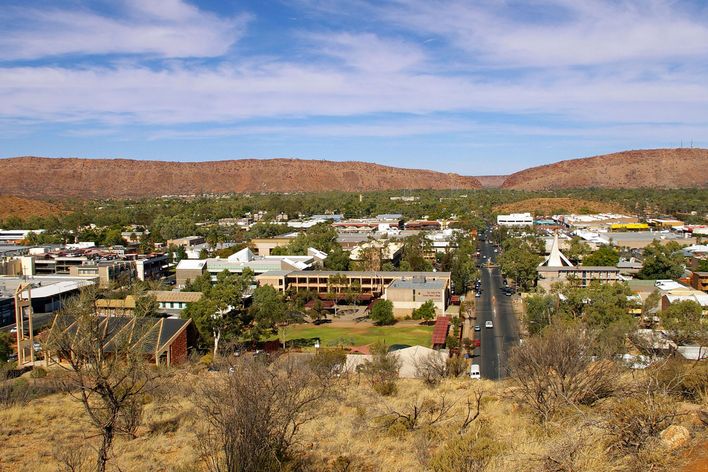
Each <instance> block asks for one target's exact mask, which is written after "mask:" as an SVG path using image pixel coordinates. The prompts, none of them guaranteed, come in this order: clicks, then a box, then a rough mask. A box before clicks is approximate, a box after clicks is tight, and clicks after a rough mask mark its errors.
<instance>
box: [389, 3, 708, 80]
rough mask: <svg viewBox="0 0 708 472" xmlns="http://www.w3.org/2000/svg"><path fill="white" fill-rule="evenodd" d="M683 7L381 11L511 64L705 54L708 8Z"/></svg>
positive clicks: (430, 6) (477, 6) (414, 6)
mask: <svg viewBox="0 0 708 472" xmlns="http://www.w3.org/2000/svg"><path fill="white" fill-rule="evenodd" d="M681 7H682V5H681V4H680V3H677V2H669V1H660V0H626V1H604V0H581V1H578V0H545V1H539V2H529V3H527V4H526V8H528V9H529V10H531V11H526V12H525V13H520V12H519V11H518V9H519V4H518V3H512V2H478V1H464V0H451V1H444V2H441V1H435V0H405V1H399V2H397V4H396V6H395V7H391V6H385V7H382V8H381V14H382V15H384V17H386V18H388V19H390V20H392V21H396V24H398V25H402V26H404V27H405V28H408V29H411V30H415V31H417V32H419V33H427V34H434V35H438V36H440V37H442V38H445V39H447V40H448V41H450V42H451V43H452V44H454V45H456V46H457V47H458V48H460V50H463V51H466V52H468V53H469V54H470V56H471V57H472V58H473V59H475V60H476V61H479V62H480V63H482V64H489V65H496V66H503V67H529V66H533V67H559V66H570V65H598V64H608V63H616V62H620V61H650V62H651V61H675V60H685V59H686V58H689V57H696V56H701V57H703V58H704V59H705V57H706V55H707V54H708V22H706V15H705V12H703V13H704V14H703V15H692V14H691V12H686V11H685V10H682V9H681ZM534 15H536V16H538V17H539V19H535V18H534ZM534 20H535V21H534Z"/></svg>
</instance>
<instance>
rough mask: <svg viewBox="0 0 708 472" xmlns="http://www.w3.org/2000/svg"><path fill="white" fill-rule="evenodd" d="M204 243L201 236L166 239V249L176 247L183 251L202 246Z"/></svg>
mask: <svg viewBox="0 0 708 472" xmlns="http://www.w3.org/2000/svg"><path fill="white" fill-rule="evenodd" d="M205 242H206V241H205V240H204V238H203V237H202V236H186V237H184V238H176V239H168V240H167V247H170V246H177V247H183V248H185V249H187V248H190V247H192V246H197V245H199V244H204V243H205Z"/></svg>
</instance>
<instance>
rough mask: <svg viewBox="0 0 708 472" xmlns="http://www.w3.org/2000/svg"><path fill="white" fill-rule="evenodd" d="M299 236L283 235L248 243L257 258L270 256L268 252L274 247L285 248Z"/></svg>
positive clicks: (292, 234) (295, 233)
mask: <svg viewBox="0 0 708 472" xmlns="http://www.w3.org/2000/svg"><path fill="white" fill-rule="evenodd" d="M298 234H300V233H298V232H294V233H288V234H283V235H281V236H275V237H273V238H255V239H252V240H251V242H250V243H249V246H251V247H252V248H253V249H255V250H256V254H258V255H259V256H270V251H272V250H273V249H275V248H276V247H286V246H287V245H288V244H290V243H291V242H292V241H293V239H295V238H296V237H297V235H298Z"/></svg>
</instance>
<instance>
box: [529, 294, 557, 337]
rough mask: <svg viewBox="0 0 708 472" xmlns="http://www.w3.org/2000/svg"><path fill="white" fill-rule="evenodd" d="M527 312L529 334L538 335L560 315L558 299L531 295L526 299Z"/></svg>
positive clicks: (552, 296) (551, 296) (554, 296)
mask: <svg viewBox="0 0 708 472" xmlns="http://www.w3.org/2000/svg"><path fill="white" fill-rule="evenodd" d="M524 306H525V310H526V320H525V321H526V329H527V330H528V332H529V334H531V335H532V336H533V335H536V334H538V333H540V332H541V331H543V328H545V327H546V326H548V325H550V324H551V321H552V319H553V318H554V317H555V316H556V315H557V314H558V297H557V296H556V295H550V294H549V295H531V296H529V297H527V298H525V299H524Z"/></svg>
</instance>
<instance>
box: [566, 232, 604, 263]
mask: <svg viewBox="0 0 708 472" xmlns="http://www.w3.org/2000/svg"><path fill="white" fill-rule="evenodd" d="M590 252H592V250H591V249H590V246H589V245H588V244H587V243H586V242H585V241H583V240H582V239H581V238H579V237H577V236H574V237H573V239H571V240H570V245H569V246H568V249H566V250H565V255H566V257H567V258H568V259H570V261H571V262H572V263H573V264H576V265H577V264H579V263H580V261H581V260H583V257H585V256H586V255H588V254H590ZM585 265H604V264H589V263H587V262H585ZM613 265H614V264H613Z"/></svg>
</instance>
